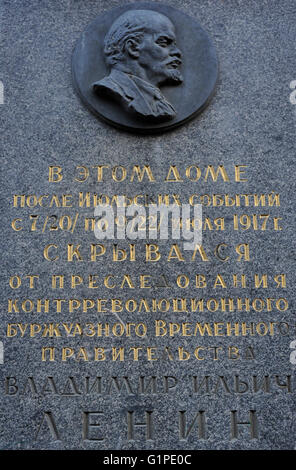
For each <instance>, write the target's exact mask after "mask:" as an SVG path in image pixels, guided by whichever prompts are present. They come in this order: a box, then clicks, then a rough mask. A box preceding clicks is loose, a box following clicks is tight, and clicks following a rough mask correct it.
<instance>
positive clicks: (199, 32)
mask: <svg viewBox="0 0 296 470" xmlns="http://www.w3.org/2000/svg"><path fill="white" fill-rule="evenodd" d="M130 10H132V11H131V12H130V13H131V14H132V15H133V14H134V13H133V11H136V10H148V12H147V13H146V16H147V15H151V10H152V11H153V12H156V16H159V15H157V14H161V15H164V16H165V17H166V18H168V19H169V21H170V22H171V23H172V24H173V27H174V32H175V40H176V42H175V46H176V48H178V50H179V52H180V55H181V60H182V64H181V65H180V64H179V63H178V60H175V62H174V63H175V64H176V63H177V66H176V68H178V70H179V72H180V73H181V74H182V76H183V81H182V83H179V84H176V83H175V84H172V83H171V82H169V83H163V84H157V85H155V83H154V84H152V87H150V83H149V82H148V81H145V82H144V83H143V81H140V80H141V79H140V80H139V79H138V78H135V75H130V74H123V72H119V74H118V72H116V73H117V76H116V80H114V78H113V80H110V73H112V74H113V66H112V65H111V66H110V65H107V63H106V53H105V52H104V39H105V37H106V34H107V33H108V31H109V30H110V27H111V26H112V25H113V23H114V22H115V21H116V20H117V19H118V18H119V17H120V16H121V15H123V14H124V13H125V12H128V11H130ZM130 13H127V15H130ZM136 14H137V13H136ZM153 18H155V13H153ZM162 18H163V16H162ZM156 23H157V21H156ZM116 34H117V33H116ZM118 34H119V33H118ZM118 34H117V36H116V38H117V39H118ZM120 34H121V33H120ZM126 44H127V43H126ZM125 47H126V46H125ZM130 47H133V43H132V42H131V46H130ZM132 52H133V51H132ZM173 54H175V52H174V53H173ZM132 59H133V60H137V58H134V57H132ZM173 59H176V57H173ZM172 67H175V66H174V64H172ZM72 72H73V80H74V86H75V88H76V90H77V92H78V94H79V96H80V97H81V99H82V101H83V102H84V103H85V104H86V106H87V107H88V108H89V109H90V110H91V111H92V112H93V113H94V114H96V115H97V116H99V117H100V118H102V119H104V120H105V121H107V122H108V123H109V124H112V125H114V126H117V127H120V128H123V129H126V130H129V131H134V132H138V133H152V132H160V131H164V130H169V129H172V128H174V127H176V126H179V125H181V124H183V123H184V122H186V121H188V120H189V119H191V118H192V117H194V116H196V115H197V114H198V113H200V112H201V111H202V110H203V109H204V108H205V107H206V106H207V104H208V103H209V101H210V99H211V97H212V95H213V92H214V88H215V84H216V81H217V77H218V60H217V55H216V51H215V48H214V46H213V44H212V42H211V39H210V38H209V35H208V34H207V33H206V32H205V31H204V29H203V28H202V27H201V26H200V24H199V23H198V22H197V21H196V20H195V19H194V18H191V17H189V16H188V15H186V14H185V13H183V12H182V11H179V10H177V9H175V8H173V7H170V6H168V5H163V4H158V3H151V2H150V3H136V4H127V5H125V6H122V7H119V8H115V9H113V10H110V11H107V12H106V13H104V14H102V15H100V16H98V17H97V18H96V19H95V20H94V21H93V22H92V23H91V24H89V26H88V27H87V28H86V30H85V31H84V32H83V33H82V35H81V37H80V39H79V40H78V42H77V44H76V47H75V50H74V53H73V58H72ZM169 73H170V72H169ZM118 76H119V77H123V81H122V80H121V79H118ZM111 77H113V75H111ZM95 83H99V86H95V85H94V84H95ZM110 83H112V85H113V89H112V86H110ZM139 83H140V88H141V89H140V90H139V87H138V85H139ZM142 85H143V86H142ZM127 88H128V89H127ZM155 88H156V90H155ZM131 89H132V97H131V96H130V95H131V93H130V90H131ZM108 90H109V91H110V93H106V91H108ZM143 90H144V96H145V97H146V100H145V107H146V108H145V110H144V112H143V114H142V109H143V108H144V104H143V105H142V103H141V100H140V97H141V96H143ZM147 90H148V91H147ZM151 90H152V91H151ZM153 90H155V95H157V96H158V97H157V98H155V97H154V98H152V97H151V96H152V95H153V93H154V92H153ZM158 91H159V92H160V99H159V95H158ZM136 95H137V96H136ZM122 96H123V98H122ZM147 97H148V98H147ZM162 98H163V99H162ZM152 99H153V100H154V103H155V100H156V101H157V104H158V105H157V106H156V110H155V109H154V110H153V111H149V109H150V108H152V107H154V108H155V104H153V103H152V104H151V100H152ZM127 100H129V103H128V104H127ZM130 103H131V105H130ZM163 103H165V104H163ZM137 106H138V109H135V108H137ZM139 108H141V109H140V111H139ZM159 108H162V111H161V112H160V111H159ZM147 109H148V111H147ZM170 109H172V110H174V112H175V114H174V115H168V114H173V111H172V112H171V113H170ZM151 113H154V114H153V116H151ZM161 113H163V115H161Z"/></svg>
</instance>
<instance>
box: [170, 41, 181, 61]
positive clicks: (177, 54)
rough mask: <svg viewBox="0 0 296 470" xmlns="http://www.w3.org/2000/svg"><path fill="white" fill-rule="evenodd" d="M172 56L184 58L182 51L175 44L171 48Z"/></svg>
mask: <svg viewBox="0 0 296 470" xmlns="http://www.w3.org/2000/svg"><path fill="white" fill-rule="evenodd" d="M170 55H173V56H175V57H178V58H179V59H180V58H181V57H182V54H181V51H180V49H178V48H177V46H176V45H175V44H173V45H172V47H171V50H170Z"/></svg>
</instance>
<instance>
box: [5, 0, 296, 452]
mask: <svg viewBox="0 0 296 470" xmlns="http://www.w3.org/2000/svg"><path fill="white" fill-rule="evenodd" d="M123 3H124V2H122V1H115V0H108V1H105V0H87V1H85V0H59V1H45V0H30V1H25V0H23V1H21V0H4V1H2V4H1V7H0V8H1V53H0V79H1V80H2V81H3V83H4V90H5V102H4V104H3V105H1V106H0V116H1V130H2V138H1V146H2V151H1V156H2V165H1V167H2V175H3V178H2V183H1V195H2V196H3V204H2V213H1V216H2V217H1V220H2V222H3V228H2V236H3V248H4V253H5V256H4V260H3V263H2V270H1V271H2V273H1V274H2V275H3V282H2V286H3V288H2V298H3V303H2V309H1V330H0V340H2V341H3V343H4V350H5V361H4V364H3V365H0V372H1V384H0V387H1V388H0V390H1V405H0V421H1V424H0V447H1V448H2V449H293V448H294V447H295V434H296V433H295V398H294V394H292V393H287V392H285V391H282V390H281V389H280V388H279V387H278V388H277V390H276V388H275V387H273V390H272V392H270V393H263V392H262V391H260V392H258V393H257V394H255V395H254V394H253V395H252V394H249V393H246V394H241V395H234V394H232V393H230V394H225V393H223V392H221V391H220V392H218V393H217V394H211V395H209V394H204V395H200V394H192V393H190V392H188V390H186V388H185V385H184V384H185V380H187V379H186V377H188V375H199V376H204V375H211V376H218V375H224V376H225V377H230V376H233V375H234V374H237V375H240V377H241V378H242V379H243V378H244V377H248V376H250V375H258V376H260V377H262V376H264V375H293V374H294V373H295V366H292V365H291V364H290V362H289V355H290V348H289V344H290V342H291V341H292V340H293V339H296V332H295V330H294V333H292V334H291V335H290V336H286V337H283V336H276V337H273V338H271V337H261V338H259V337H257V336H256V337H251V338H250V337H246V338H241V337H239V338H237V339H235V338H201V339H199V338H197V339H193V338H188V339H186V338H183V339H182V338H180V339H175V340H171V341H169V340H163V339H162V340H161V339H160V340H159V341H156V340H154V339H152V338H151V339H145V340H144V341H143V345H145V344H146V343H147V344H148V343H150V344H151V343H154V345H159V347H163V346H164V345H165V344H171V346H172V347H174V346H178V345H180V344H181V345H183V346H184V347H185V348H186V347H188V348H189V349H192V348H193V347H195V346H196V345H197V344H206V345H210V346H216V345H223V346H228V345H230V344H233V343H234V344H238V345H239V346H243V345H252V346H254V348H255V350H256V351H257V357H256V360H255V361H249V362H248V361H237V362H235V363H233V362H231V361H229V360H228V359H223V360H221V361H215V362H213V361H204V362H202V363H201V362H198V361H195V360H192V361H188V362H187V363H180V362H172V363H168V362H161V361H157V362H155V363H148V362H147V361H141V362H138V363H136V362H131V361H128V362H125V363H119V362H116V363H111V362H109V361H108V362H107V361H106V362H105V363H96V364H95V363H92V362H89V363H83V362H80V363H77V362H74V361H73V362H69V363H67V364H65V363H60V362H59V363H55V364H53V363H41V362H40V349H41V347H42V346H43V345H45V344H46V345H49V344H53V345H57V346H58V347H61V346H62V345H63V344H64V343H65V344H67V345H68V344H70V345H71V344H73V345H76V346H77V345H80V346H85V347H93V346H95V345H96V346H100V345H101V344H103V343H104V345H105V346H106V347H110V345H111V344H112V341H111V340H110V339H105V340H104V339H103V340H102V341H101V343H100V342H99V341H95V340H93V339H87V338H83V339H81V338H80V339H79V338H78V337H76V338H75V339H70V340H69V341H67V339H62V338H58V339H52V340H48V339H36V340H30V341H27V340H25V339H19V338H18V339H16V338H12V339H9V338H6V337H5V332H6V325H7V323H8V322H12V321H13V322H22V323H26V322H29V323H33V322H36V323H39V322H41V323H43V322H44V323H45V322H49V321H52V322H59V321H67V322H70V321H81V322H83V321H85V320H86V318H85V317H87V319H88V320H89V321H94V322H95V321H100V320H102V318H99V317H98V316H97V315H95V314H89V315H85V317H84V316H82V315H81V314H77V315H70V314H67V313H64V314H60V315H59V314H54V313H53V312H50V313H49V314H24V313H23V314H19V315H17V314H15V315H12V314H8V313H7V298H10V297H18V296H19V297H22V298H36V299H37V298H47V297H48V298H56V297H57V296H60V297H69V298H70V297H78V298H83V297H95V294H94V293H90V292H89V290H88V289H84V288H80V289H77V290H76V291H74V294H73V291H72V290H71V289H69V290H65V291H52V290H51V289H49V288H48V286H47V281H48V276H49V274H59V273H65V274H66V273H68V274H81V275H84V276H86V275H88V274H91V273H94V274H98V275H99V276H100V277H103V276H104V275H106V274H108V273H116V274H117V275H118V276H120V275H121V274H122V273H123V272H128V273H129V274H130V275H131V276H135V275H136V274H140V273H147V274H151V273H153V274H155V275H157V274H159V275H160V274H163V273H167V276H168V278H173V277H174V276H175V275H177V274H179V273H187V274H191V275H192V276H193V275H194V274H195V273H201V274H205V275H207V276H210V277H211V278H212V279H214V278H215V276H216V275H217V274H218V273H220V274H222V275H224V276H225V277H227V275H231V274H233V273H237V274H240V273H246V274H247V273H249V274H250V275H251V276H253V275H254V273H259V274H260V273H261V274H263V273H270V274H274V275H275V274H280V273H286V274H287V283H288V289H287V291H286V292H285V291H282V290H280V289H272V288H269V289H266V290H263V289H261V290H259V289H258V291H256V290H255V289H254V288H252V287H250V288H247V289H244V290H240V289H227V290H226V289H224V290H223V292H221V290H219V292H217V291H214V290H211V289H207V290H206V292H202V293H201V292H195V291H194V292H188V291H185V293H184V292H180V290H179V289H175V290H174V289H173V288H172V289H170V291H169V293H167V292H165V291H161V292H159V290H156V289H155V290H152V292H150V293H146V292H145V297H147V296H148V295H149V296H150V297H153V296H155V297H164V296H169V297H175V296H180V295H184V296H185V294H186V296H188V297H190V296H204V297H206V298H208V297H212V296H217V297H218V296H219V297H221V296H223V295H224V296H225V297H230V296H233V297H237V296H243V297H252V298H254V297H265V296H266V297H267V296H269V297H281V296H285V297H287V298H288V299H289V303H290V308H289V310H288V311H287V312H282V313H281V312H276V311H274V312H270V313H268V312H267V313H266V312H262V313H261V314H260V313H257V314H255V313H233V314H223V313H219V312H216V313H211V314H209V313H205V314H203V315H201V314H200V315H197V314H196V315H194V314H192V315H190V314H184V315H183V314H172V315H171V317H169V316H166V317H165V318H164V319H167V320H168V321H169V320H170V319H174V320H178V319H179V321H187V320H188V321H193V322H194V321H197V320H199V321H228V320H229V319H230V320H231V321H236V320H237V321H240V322H241V321H252V320H253V321H259V320H260V321H288V322H289V323H291V324H294V325H295V313H294V310H293V275H294V271H295V268H293V261H294V258H293V256H294V255H295V254H293V251H292V242H293V240H295V236H294V230H293V228H294V227H293V220H294V219H293V216H294V207H293V199H294V193H295V185H294V174H293V173H294V172H293V168H295V166H294V165H293V163H294V158H295V117H296V115H295V110H296V107H295V106H293V105H292V104H291V103H290V101H289V94H290V92H291V90H290V89H289V83H290V82H291V81H292V80H295V79H296V75H295V33H296V26H295V24H296V22H295V17H296V5H295V1H294V0H281V1H278V0H268V1H267V0H260V1H259V0H258V1H251V0H247V1H234V0H231V1H228V2H225V1H221V0H211V1H194V0H185V1H184V0H182V1H181V0H172V1H169V0H167V2H166V3H167V4H169V5H171V6H174V7H176V8H180V9H182V10H183V11H184V12H185V13H188V14H189V15H191V16H193V17H195V18H196V19H197V20H198V21H199V22H200V23H201V25H202V26H203V27H204V28H205V29H206V31H208V33H209V34H210V36H211V38H212V39H213V41H214V44H215V45H216V48H217V51H218V56H219V61H220V78H219V82H218V86H217V91H216V94H215V96H214V98H213V100H212V102H211V104H210V105H209V107H208V108H207V109H206V110H205V111H204V112H203V113H202V114H201V115H200V116H199V117H198V118H196V119H194V120H193V121H191V122H190V123H188V124H186V125H184V126H183V127H181V128H178V129H177V130H174V131H172V132H170V133H166V134H164V135H157V136H146V137H143V136H138V137H137V136H135V135H131V134H128V133H125V132H121V131H118V130H116V129H113V128H112V127H109V126H108V125H106V124H104V123H102V122H101V121H100V120H99V119H97V118H96V117H95V116H93V115H92V114H91V113H90V112H89V111H88V110H87V109H86V108H85V107H84V106H83V104H82V103H81V101H80V100H79V98H78V97H77V96H76V94H75V93H74V90H73V86H72V79H71V55H72V51H73V48H74V45H75V42H76V41H77V39H78V38H79V36H80V34H81V32H82V31H83V30H84V29H85V28H86V26H87V25H88V24H89V23H90V22H91V21H92V20H93V18H94V17H95V16H96V15H99V14H100V13H102V12H104V11H106V10H107V9H110V8H113V7H117V6H120V5H122V4H123ZM104 163H110V164H111V165H117V164H120V165H123V166H126V167H128V166H130V167H131V166H132V165H134V164H140V165H144V164H150V165H151V168H152V169H153V170H154V173H155V174H156V175H157V176H158V182H157V183H154V184H153V186H152V185H151V184H146V183H141V184H140V183H138V184H135V185H134V186H130V185H129V183H128V182H127V181H126V182H125V183H122V184H120V185H119V184H116V183H115V182H112V181H110V180H108V182H106V183H104V184H102V183H96V181H95V178H94V173H92V175H93V176H92V177H91V178H90V179H89V180H88V183H87V184H78V183H74V182H73V177H74V169H75V167H76V166H77V165H86V166H88V167H91V166H93V165H98V164H104ZM169 164H175V165H177V166H178V167H180V168H185V167H186V166H188V165H190V164H197V165H199V166H201V167H204V166H206V165H208V164H211V165H213V166H215V167H216V166H217V165H219V164H223V165H224V166H225V168H226V169H227V171H229V174H232V168H233V165H239V164H241V165H248V178H249V181H248V183H247V184H244V185H243V184H237V183H234V182H231V183H219V184H217V183H204V182H199V183H196V184H194V183H192V184H188V185H187V184H186V185H185V184H182V183H176V184H174V185H172V184H171V185H168V187H166V186H165V185H164V183H163V180H164V178H165V176H166V174H167V169H168V166H169ZM49 165H61V166H62V167H63V169H64V174H65V175H66V176H65V178H64V180H63V182H61V183H60V184H57V185H53V184H50V183H48V181H47V172H48V166H49ZM78 191H85V192H86V191H90V192H91V193H92V192H97V193H99V194H100V193H104V194H114V193H117V194H118V193H119V194H120V193H121V194H124V193H127V194H139V193H144V194H145V193H148V194H150V193H153V194H158V193H164V192H168V191H170V192H175V193H181V194H182V195H183V196H184V197H185V198H186V196H188V195H189V194H192V193H197V194H207V193H209V194H210V193H216V194H221V193H229V194H236V193H250V194H253V193H259V194H261V193H270V192H271V191H275V192H279V193H280V194H281V207H272V208H268V207H267V208H266V207H265V208H252V207H249V208H247V210H246V209H244V208H236V210H234V209H233V208H228V209H226V208H223V207H222V208H217V207H216V208H205V209H204V215H207V216H209V217H219V215H221V216H225V217H227V216H229V217H230V216H232V215H233V213H234V212H239V213H245V212H247V213H248V214H252V213H271V214H272V215H273V216H279V217H283V220H282V225H283V227H284V228H283V231H282V232H274V231H270V230H267V231H265V232H261V231H258V232H251V231H247V232H245V233H242V232H233V231H231V230H230V229H227V230H226V231H225V232H214V231H213V232H207V233H206V235H205V236H204V246H205V248H206V249H208V250H210V249H213V247H214V246H215V245H216V244H218V243H222V242H225V243H229V244H231V245H234V244H236V243H241V242H246V243H250V246H251V250H252V251H251V253H253V255H252V259H251V261H250V262H249V263H242V264H241V265H240V264H238V263H234V262H233V263H225V264H222V263H220V262H218V261H217V260H216V259H214V258H211V261H210V262H209V263H199V262H197V263H196V264H193V263H192V264H190V263H186V264H185V263H177V262H174V263H170V264H168V263H165V262H163V263H156V264H155V265H147V264H145V263H144V262H140V261H139V262H138V263H137V264H136V263H134V264H132V263H129V264H122V265H120V266H117V265H115V264H114V263H112V262H110V263H109V264H107V263H105V262H102V261H98V263H96V264H94V263H88V262H83V263H79V265H78V263H76V264H75V263H68V264H67V263H66V262H59V263H58V264H57V265H55V264H54V263H49V262H47V261H45V260H44V258H43V256H42V249H43V247H44V245H45V244H47V243H58V244H60V245H61V246H66V244H67V243H71V242H73V243H76V244H77V243H81V244H87V245H89V244H90V243H95V242H96V239H95V238H94V236H93V235H92V234H85V232H83V231H82V230H80V231H78V232H76V234H75V235H74V236H73V235H70V234H68V233H67V232H60V231H59V232H51V233H48V232H47V233H45V234H41V233H40V232H29V231H28V230H25V231H23V232H13V231H12V229H11V227H10V221H11V220H12V219H13V218H15V217H23V218H25V216H29V214H40V216H42V217H43V218H44V215H45V214H48V213H49V212H48V210H47V209H41V208H26V209H15V208H13V207H12V195H13V194H52V193H58V194H63V193H72V194H77V193H78ZM75 210H76V209H71V210H68V212H67V213H73V212H75ZM54 212H57V213H58V214H59V215H62V214H63V213H65V211H64V210H63V209H59V210H55V209H53V210H52V213H54ZM92 213H93V211H92V209H83V210H81V214H84V215H85V216H89V217H91V216H92ZM142 245H143V244H142ZM138 246H141V244H140V243H138ZM162 246H163V247H165V243H162ZM15 274H18V275H22V274H39V275H40V279H41V286H40V287H39V289H38V290H30V289H27V288H22V289H21V291H20V292H18V291H12V290H11V289H10V288H9V285H8V279H9V277H10V276H13V275H15ZM279 292H280V293H279ZM111 294H113V292H108V291H107V292H106V289H102V290H100V292H98V295H97V296H98V297H107V296H108V297H111ZM267 294H268V295H267ZM113 296H118V297H126V298H129V297H132V296H138V297H142V296H144V294H143V291H137V292H135V293H133V292H131V291H127V290H126V291H122V292H116V293H114V295H113ZM157 316H159V315H157ZM157 316H156V314H147V316H145V317H144V318H142V317H139V315H137V314H134V315H133V314H129V315H128V316H127V315H125V314H124V313H122V314H121V318H123V320H125V319H127V320H129V321H141V320H143V321H146V322H147V323H149V322H152V321H153V320H154V319H156V318H157ZM103 320H106V321H108V320H110V321H111V320H112V318H111V316H106V317H105V318H104V319H103ZM185 339H186V340H187V343H186V341H185ZM134 342H135V341H132V343H134ZM98 343H100V344H98ZM122 343H125V344H126V346H127V345H130V344H131V342H130V341H128V340H124V339H122V340H120V339H118V340H116V341H115V340H114V341H113V344H114V345H116V346H119V345H120V344H122ZM139 343H140V341H138V344H139ZM157 343H159V344H157ZM96 375H99V376H103V377H107V376H108V377H109V376H120V377H122V376H130V377H132V378H131V380H134V379H135V378H137V377H138V376H139V375H147V376H152V375H155V376H157V377H163V376H165V375H175V376H176V377H178V378H179V379H180V383H181V380H182V377H185V379H184V384H183V385H182V384H181V385H179V387H178V388H177V389H176V392H175V393H172V392H170V393H169V394H164V393H159V394H156V395H150V396H148V395H144V396H140V397H139V396H136V395H128V394H127V393H125V392H124V391H123V392H122V393H121V394H116V393H113V394H111V395H108V396H100V395H90V396H81V397H80V396H76V397H66V396H54V395H50V396H48V397H46V398H41V399H38V398H33V397H32V396H31V395H25V396H20V395H16V396H7V395H5V394H4V378H5V377H7V376H16V377H17V378H18V380H19V381H20V382H22V381H23V380H24V379H25V378H26V377H28V376H34V378H35V379H36V381H37V382H38V383H42V381H44V377H47V376H54V377H55V378H56V380H57V381H58V382H59V383H60V382H61V383H62V381H64V379H65V377H68V376H73V377H75V378H77V379H79V377H84V376H91V377H95V376H96ZM61 386H62V385H60V387H61ZM131 409H134V410H135V411H136V416H137V420H138V421H139V420H141V419H142V418H143V415H142V412H143V410H145V409H150V410H152V409H153V410H155V415H156V418H155V426H156V431H155V439H154V441H148V442H145V440H144V436H143V432H142V431H138V432H137V439H136V440H135V441H130V442H127V440H126V410H131ZM236 409H238V410H239V412H240V420H243V421H245V420H246V419H247V418H248V414H247V410H250V409H255V410H256V411H257V413H258V417H259V424H260V429H259V430H260V435H259V439H256V440H254V439H253V440H251V439H250V436H249V433H248V430H247V429H246V426H243V427H242V426H240V428H241V430H240V439H237V440H232V441H231V440H230V439H229V435H230V424H229V422H230V418H229V410H236ZM49 410H50V411H51V412H52V413H53V415H54V417H55V419H56V423H57V427H58V429H59V431H60V434H61V436H62V441H54V440H53V439H52V438H51V436H50V433H49V431H48V428H47V427H46V425H45V424H44V427H43V430H42V431H41V433H40V435H39V437H38V439H35V438H34V436H35V435H36V432H37V430H38V426H39V425H40V422H41V418H42V412H44V411H49ZM97 410H101V411H103V412H104V417H103V418H102V421H101V423H102V433H103V435H104V437H105V440H104V441H102V442H96V441H92V442H89V441H88V442H87V441H82V438H81V436H82V425H81V413H82V411H97ZM176 410H187V411H188V415H189V416H191V419H193V417H194V414H195V413H196V411H198V410H206V412H207V417H208V439H207V440H198V439H197V437H196V431H193V432H192V433H191V435H190V437H188V440H187V441H179V439H178V433H177V431H176V426H175V424H174V423H175V422H176V419H177V416H176ZM293 424H294V428H293Z"/></svg>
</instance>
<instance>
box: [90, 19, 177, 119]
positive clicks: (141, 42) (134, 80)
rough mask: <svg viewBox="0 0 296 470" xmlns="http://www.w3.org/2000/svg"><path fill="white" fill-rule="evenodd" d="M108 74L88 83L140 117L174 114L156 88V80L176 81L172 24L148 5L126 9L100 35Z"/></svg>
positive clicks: (175, 54)
mask: <svg viewBox="0 0 296 470" xmlns="http://www.w3.org/2000/svg"><path fill="white" fill-rule="evenodd" d="M104 58H105V61H106V64H107V66H108V67H109V71H110V74H109V75H108V76H106V77H104V78H103V79H102V80H100V81H97V82H95V83H94V84H93V91H94V93H96V94H99V95H101V96H104V97H105V98H107V99H113V100H116V101H117V102H119V103H120V105H121V106H123V107H124V109H125V110H126V111H127V112H129V113H132V114H134V115H136V116H137V117H139V118H141V119H146V120H151V121H156V122H161V121H166V120H170V119H173V118H174V117H175V116H176V114H177V113H176V110H175V109H174V107H173V105H172V104H171V103H169V101H168V100H167V99H166V98H165V96H164V95H163V94H162V93H161V91H160V89H159V87H160V86H161V85H179V84H181V83H182V81H183V77H182V74H181V72H180V70H179V69H180V66H181V64H182V60H181V52H180V50H179V49H178V47H177V44H176V33H175V27H174V25H173V24H172V22H171V20H169V18H168V17H166V16H165V15H163V14H161V13H158V12H156V11H152V10H129V11H127V12H125V13H124V14H122V15H121V16H119V18H117V19H116V20H115V21H114V23H113V24H112V25H111V27H110V29H109V31H108V33H107V34H106V36H105V39H104Z"/></svg>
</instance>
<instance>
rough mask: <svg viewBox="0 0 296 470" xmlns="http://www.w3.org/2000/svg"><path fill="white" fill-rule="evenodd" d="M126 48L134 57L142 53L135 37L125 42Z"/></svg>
mask: <svg viewBox="0 0 296 470" xmlns="http://www.w3.org/2000/svg"><path fill="white" fill-rule="evenodd" d="M125 48H126V50H127V52H128V54H129V55H130V56H131V57H133V58H134V59H136V58H137V57H139V55H140V51H139V44H138V42H137V41H136V40H135V39H132V38H130V39H128V40H127V41H126V43H125Z"/></svg>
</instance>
